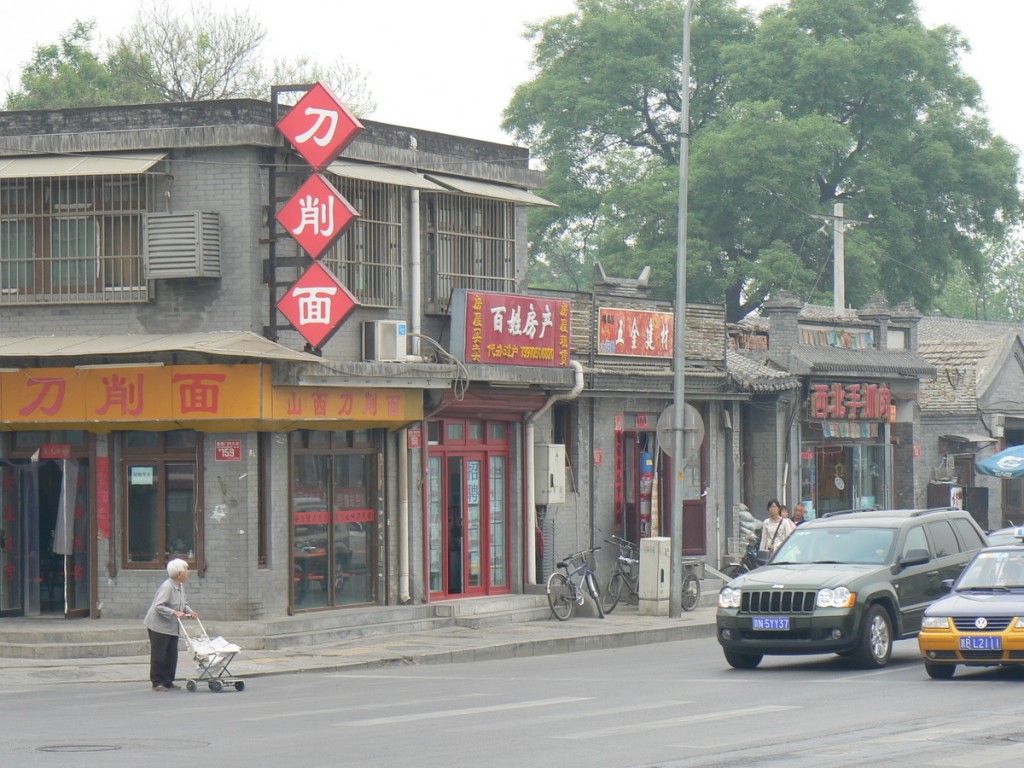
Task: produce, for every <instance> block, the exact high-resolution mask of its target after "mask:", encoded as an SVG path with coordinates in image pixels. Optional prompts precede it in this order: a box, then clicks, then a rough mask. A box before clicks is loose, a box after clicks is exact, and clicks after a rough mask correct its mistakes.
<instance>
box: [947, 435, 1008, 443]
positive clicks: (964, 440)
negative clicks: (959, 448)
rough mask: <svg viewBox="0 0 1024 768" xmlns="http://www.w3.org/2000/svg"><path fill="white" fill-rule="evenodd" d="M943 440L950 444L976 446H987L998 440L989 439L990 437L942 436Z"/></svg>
mask: <svg viewBox="0 0 1024 768" xmlns="http://www.w3.org/2000/svg"><path fill="white" fill-rule="evenodd" d="M942 439H943V440H945V441H946V442H949V443H975V444H976V445H985V444H987V443H994V442H996V438H994V437H989V436H988V435H971V434H964V435H942Z"/></svg>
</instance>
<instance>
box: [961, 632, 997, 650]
mask: <svg viewBox="0 0 1024 768" xmlns="http://www.w3.org/2000/svg"><path fill="white" fill-rule="evenodd" d="M960 650H961V651H1001V650H1003V639H1002V638H1001V637H1000V636H999V635H970V636H968V637H961V638H960Z"/></svg>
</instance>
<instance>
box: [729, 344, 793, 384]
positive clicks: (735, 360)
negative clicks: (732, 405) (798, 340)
mask: <svg viewBox="0 0 1024 768" xmlns="http://www.w3.org/2000/svg"><path fill="white" fill-rule="evenodd" d="M725 367H726V369H727V370H728V371H729V375H730V376H732V378H733V380H734V381H735V382H736V383H737V384H738V385H739V386H741V387H743V388H745V389H747V390H749V391H752V392H783V391H785V390H787V389H796V388H797V387H798V386H800V380H799V379H797V378H796V377H795V376H793V375H791V374H790V373H788V372H786V371H780V370H777V369H775V368H770V367H768V366H767V365H764V364H763V363H759V362H758V361H756V360H754V359H752V358H750V357H747V356H746V355H744V354H743V353H742V352H737V351H735V350H729V351H728V352H726V355H725Z"/></svg>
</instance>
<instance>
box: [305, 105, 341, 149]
mask: <svg viewBox="0 0 1024 768" xmlns="http://www.w3.org/2000/svg"><path fill="white" fill-rule="evenodd" d="M314 115H315V116H316V120H315V121H314V123H313V126H312V127H311V128H310V129H309V130H308V131H306V132H305V133H302V134H299V135H298V136H296V137H295V142H296V143H297V144H305V143H306V142H307V141H309V140H310V139H312V140H313V142H314V143H315V144H317V145H318V146H321V147H326V146H327V145H328V144H330V143H331V142H332V141H333V140H334V132H335V131H336V130H337V128H338V113H337V112H336V111H335V110H333V109H318V108H316V107H306V117H312V116H314ZM325 122H327V123H329V124H328V125H327V130H326V131H324V133H323V134H321V135H317V131H319V130H320V128H321V126H323V125H324V123H325Z"/></svg>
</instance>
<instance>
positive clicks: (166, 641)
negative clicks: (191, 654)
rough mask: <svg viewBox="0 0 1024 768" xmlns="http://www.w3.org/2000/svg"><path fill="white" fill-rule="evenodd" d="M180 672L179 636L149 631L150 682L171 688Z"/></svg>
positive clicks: (155, 685) (154, 685)
mask: <svg viewBox="0 0 1024 768" xmlns="http://www.w3.org/2000/svg"><path fill="white" fill-rule="evenodd" d="M177 671H178V636H177V635H165V634H162V633H160V632H154V631H153V630H152V629H151V630H149V681H150V682H151V683H152V684H153V687H154V688H156V687H157V686H158V685H163V686H166V687H170V685H171V683H173V682H174V675H175V674H176V673H177Z"/></svg>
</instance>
